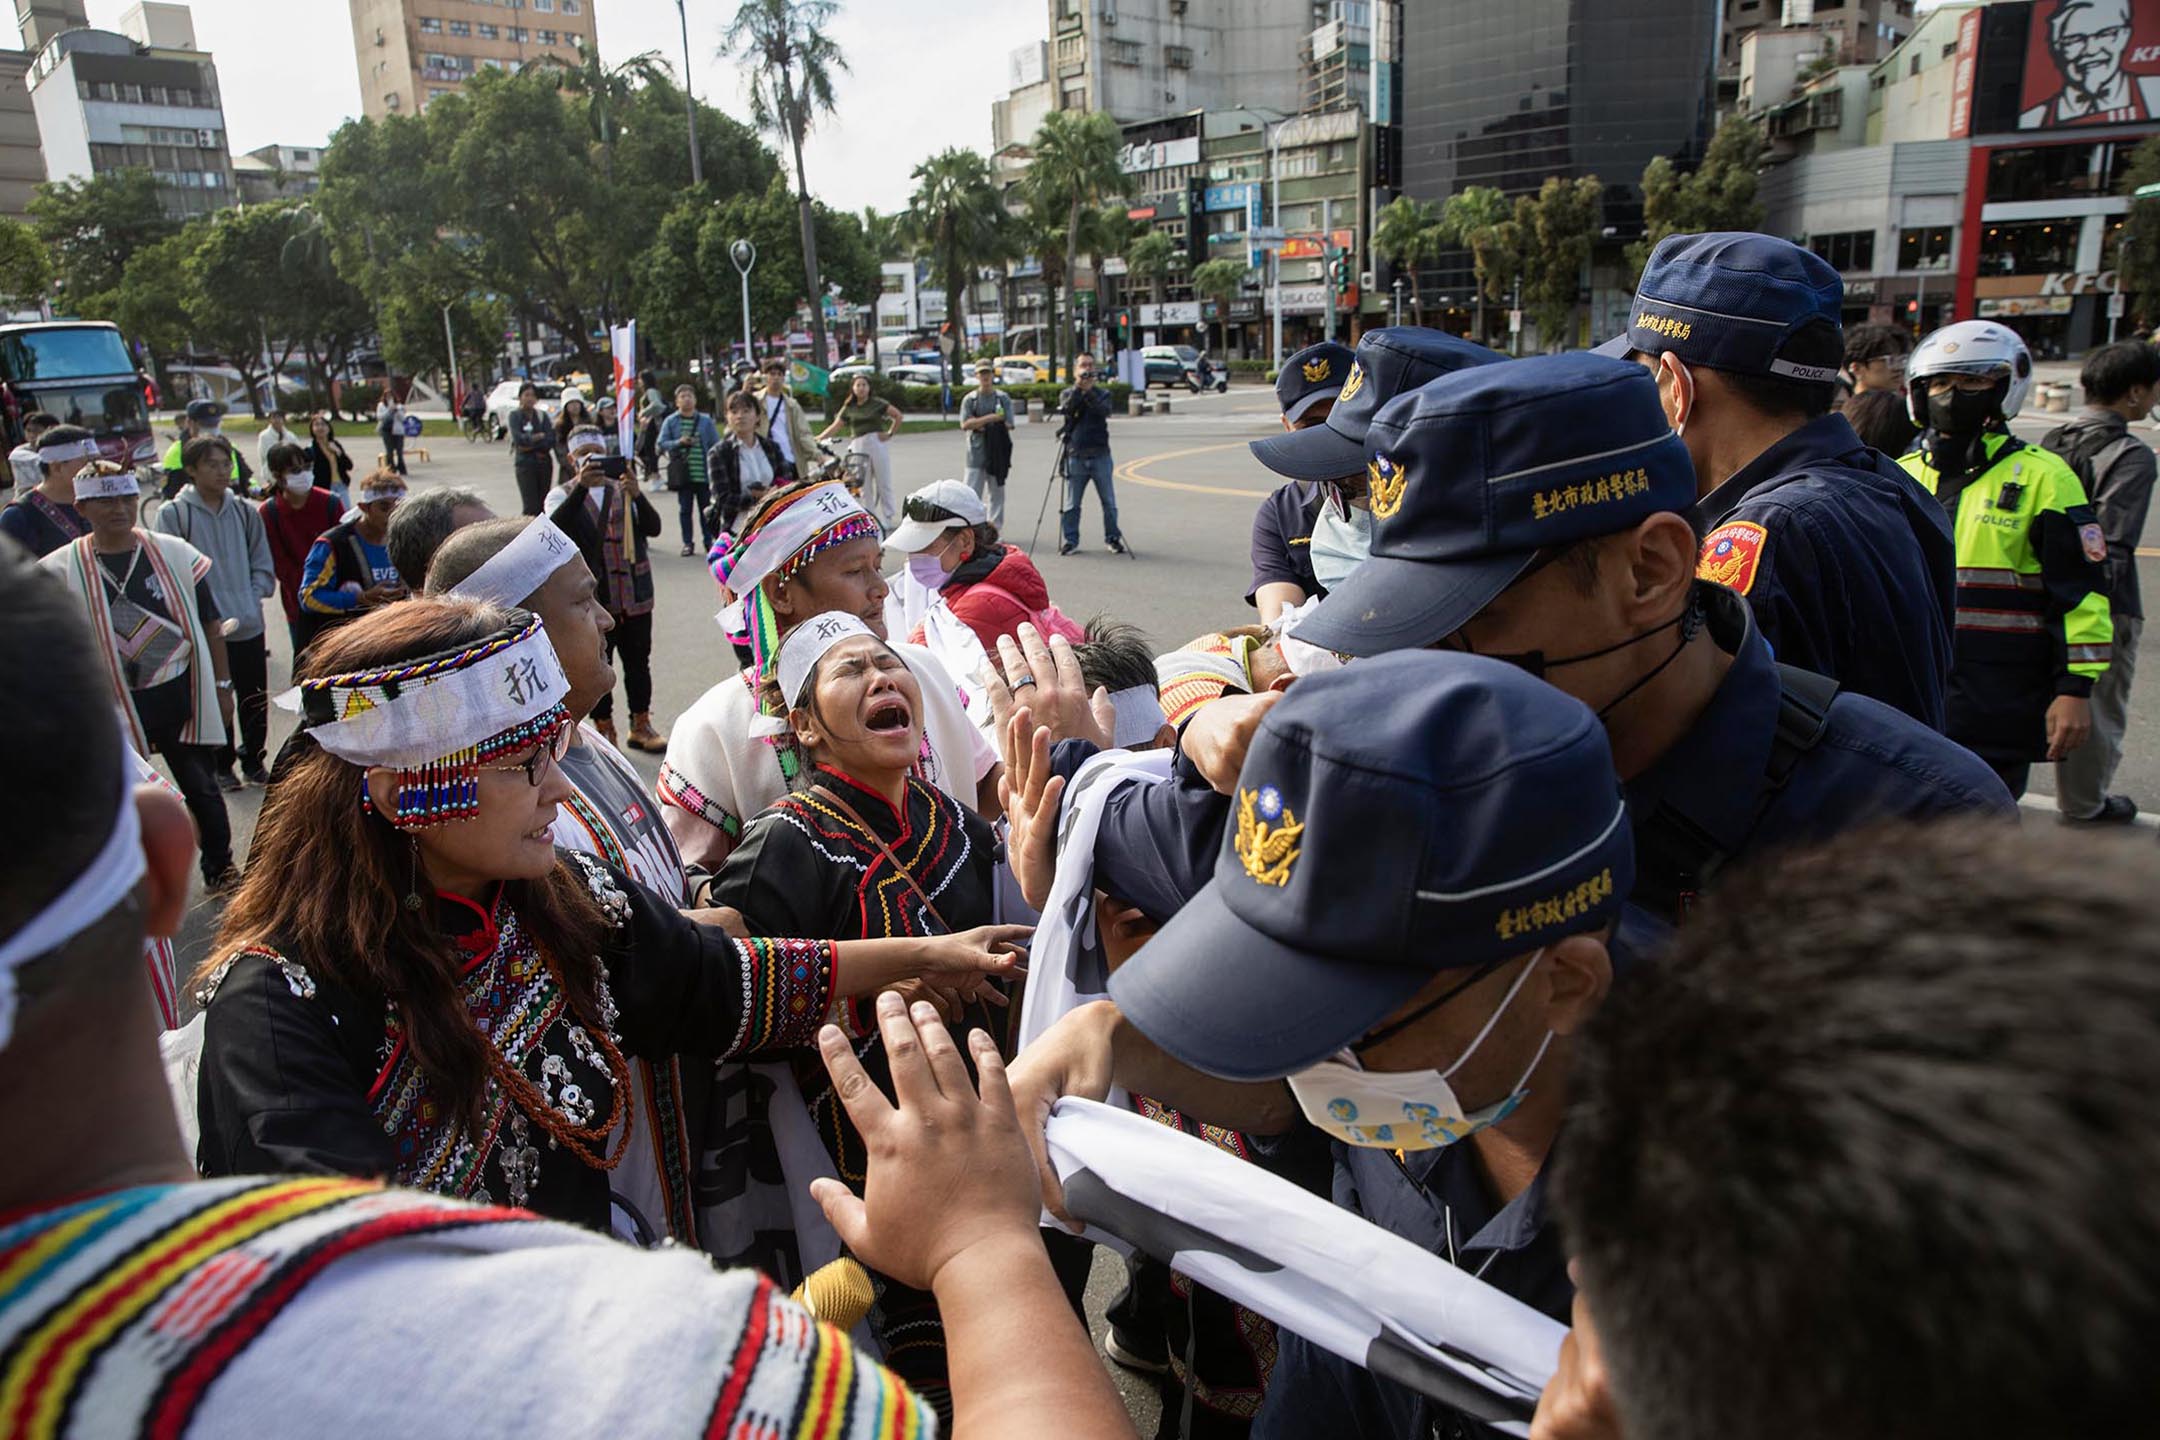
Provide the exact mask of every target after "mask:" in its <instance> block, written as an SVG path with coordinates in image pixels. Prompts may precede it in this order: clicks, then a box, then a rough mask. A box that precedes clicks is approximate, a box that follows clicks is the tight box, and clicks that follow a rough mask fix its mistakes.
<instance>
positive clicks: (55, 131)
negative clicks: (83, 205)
mask: <svg viewBox="0 0 2160 1440" xmlns="http://www.w3.org/2000/svg"><path fill="white" fill-rule="evenodd" d="M120 24H121V30H120V31H112V30H93V29H90V28H89V27H87V26H83V27H79V28H74V29H63V30H61V31H60V32H59V33H58V34H56V35H54V36H53V37H52V38H51V39H49V40H47V41H45V43H44V44H43V45H42V46H41V48H40V49H39V50H38V52H37V58H36V59H35V60H34V61H33V62H31V66H30V77H29V84H30V102H31V106H32V108H33V110H34V111H35V113H36V116H37V128H38V134H39V137H40V140H41V142H42V145H43V149H44V158H45V169H46V172H47V174H48V175H49V177H50V178H52V179H54V180H70V179H73V180H83V179H88V178H90V177H91V176H93V175H102V174H105V173H107V172H109V171H113V170H121V169H129V168H143V169H147V170H149V171H150V173H151V175H152V176H153V177H154V178H155V180H156V181H157V192H158V199H159V201H160V203H161V204H162V205H163V206H164V207H165V211H166V213H167V214H169V215H172V216H174V217H175V218H185V217H187V216H190V215H200V214H204V213H206V212H208V211H211V210H217V209H222V208H223V207H225V206H227V205H230V204H232V203H233V202H234V200H235V199H237V198H238V196H237V191H236V189H235V186H234V180H233V168H232V159H231V157H230V155H229V154H228V153H227V150H226V139H225V111H224V106H223V102H222V101H221V100H220V98H219V92H218V79H217V66H216V65H215V64H214V63H213V61H212V59H211V57H210V56H209V55H208V54H206V53H205V52H203V51H201V50H198V49H197V48H196V46H195V27H194V24H193V21H192V20H191V19H190V17H189V13H188V9H187V7H186V6H184V5H160V4H152V3H144V4H138V5H136V6H134V7H132V8H131V9H129V10H128V11H127V12H126V13H125V14H124V15H122V16H121V19H120ZM23 31H24V34H25V35H26V36H27V35H29V34H30V33H31V23H30V21H29V20H27V19H26V20H25V21H24V25H23Z"/></svg>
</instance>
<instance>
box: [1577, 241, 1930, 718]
mask: <svg viewBox="0 0 2160 1440" xmlns="http://www.w3.org/2000/svg"><path fill="white" fill-rule="evenodd" d="M1843 294H1844V284H1843V282H1842V281H1840V280H1839V278H1838V273H1837V271H1835V270H1834V269H1832V268H1831V267H1830V265H1829V264H1828V263H1827V262H1826V261H1824V260H1823V259H1822V258H1821V257H1820V256H1817V255H1814V254H1811V253H1810V252H1808V251H1806V250H1803V249H1801V248H1800V247H1799V246H1797V245H1793V244H1790V243H1788V242H1786V241H1784V240H1777V239H1773V238H1771V237H1769V236H1767V235H1756V234H1748V233H1717V234H1707V235H1674V236H1671V237H1669V238H1667V239H1665V240H1664V241H1662V242H1660V243H1659V245H1658V247H1657V249H1656V250H1655V251H1654V252H1653V253H1652V255H1651V257H1650V263H1649V265H1648V266H1647V267H1645V269H1644V270H1643V277H1642V283H1641V284H1640V286H1638V287H1637V290H1636V294H1635V303H1634V306H1633V309H1632V311H1631V312H1630V320H1629V324H1628V330H1627V333H1626V334H1625V335H1623V336H1620V337H1618V338H1616V339H1615V340H1612V341H1610V342H1608V343H1607V344H1606V345H1605V346H1602V347H1600V353H1604V354H1612V353H1623V352H1624V353H1626V354H1627V355H1628V356H1629V357H1630V358H1633V359H1636V360H1638V361H1639V362H1640V363H1642V364H1644V365H1646V366H1648V367H1649V368H1650V369H1651V370H1652V372H1653V373H1655V374H1656V376H1657V380H1658V393H1659V397H1660V398H1661V399H1662V401H1663V402H1664V405H1665V413H1666V414H1667V415H1668V416H1670V417H1671V419H1672V424H1673V428H1674V429H1675V430H1676V431H1678V432H1679V434H1680V438H1681V442H1682V443H1683V444H1685V445H1686V446H1687V450H1688V454H1689V456H1690V458H1691V459H1692V460H1693V462H1694V466H1695V480H1696V486H1697V489H1698V491H1699V492H1700V495H1701V502H1700V506H1701V514H1702V520H1703V525H1704V528H1705V529H1706V530H1707V531H1708V532H1709V533H1708V535H1707V536H1706V537H1705V539H1704V542H1703V550H1702V562H1701V571H1702V576H1703V578H1704V579H1706V580H1714V581H1717V582H1718V583H1719V584H1722V585H1726V586H1729V587H1730V588H1732V589H1733V590H1736V591H1738V592H1739V593H1740V594H1742V595H1744V596H1746V597H1747V600H1748V604H1749V605H1750V606H1751V607H1752V608H1753V609H1754V611H1755V623H1756V626H1757V628H1758V629H1760V630H1761V632H1762V635H1763V638H1764V639H1765V640H1767V641H1768V642H1769V644H1770V648H1771V649H1772V650H1773V651H1775V652H1776V654H1777V657H1778V659H1780V660H1782V661H1785V662H1786V663H1788V664H1792V665H1798V666H1801V667H1803V668H1804V669H1808V670H1813V671H1815V672H1816V673H1818V674H1821V675H1827V676H1829V677H1830V678H1831V679H1833V680H1836V681H1837V682H1838V683H1839V684H1841V685H1843V686H1844V687H1845V688H1846V689H1847V690H1851V691H1855V692H1857V693H1859V694H1862V695H1869V696H1873V697H1874V698H1875V699H1877V700H1880V701H1882V702H1883V703H1884V704H1886V705H1893V706H1895V707H1897V708H1898V709H1900V710H1903V711H1904V712H1905V713H1906V714H1908V715H1910V716H1912V717H1913V718H1914V719H1915V720H1918V721H1920V722H1921V723H1922V724H1923V725H1928V726H1930V727H1932V728H1934V729H1937V730H1940V729H1942V727H1943V693H1944V685H1945V682H1946V678H1947V676H1948V674H1949V671H1950V618H1951V603H1952V602H1951V597H1952V589H1953V583H1954V576H1953V569H1954V566H1953V564H1952V559H1951V543H1950V530H1949V527H1948V526H1947V525H1946V524H1944V523H1943V518H1942V515H1941V512H1940V509H1939V507H1936V506H1933V505H1930V504H1929V503H1928V501H1927V496H1926V495H1925V494H1924V493H1923V492H1922V491H1921V490H1920V489H1919V488H1918V487H1916V486H1914V485H1912V484H1910V483H1908V481H1907V478H1906V477H1905V476H1904V475H1903V474H1902V473H1901V472H1900V471H1899V470H1898V468H1897V466H1896V465H1894V464H1893V463H1892V462H1891V461H1890V459H1889V458H1888V457H1887V456H1885V455H1883V454H1882V453H1881V452H1880V451H1877V450H1875V449H1874V448H1873V447H1871V446H1869V445H1867V444H1865V443H1863V442H1862V441H1861V439H1860V437H1859V436H1858V435H1856V434H1855V433H1853V428H1852V425H1851V424H1850V423H1849V422H1848V421H1847V420H1846V419H1845V417H1844V416H1843V415H1840V414H1834V413H1832V412H1831V408H1830V407H1831V404H1832V403H1833V401H1834V400H1835V399H1836V397H1837V372H1838V365H1839V363H1840V361H1841V360H1842V358H1843V353H1844V352H1843V343H1842V340H1841V338H1840V335H1841V332H1840V329H1839V320H1838V316H1839V306H1840V303H1841V301H1842V298H1843Z"/></svg>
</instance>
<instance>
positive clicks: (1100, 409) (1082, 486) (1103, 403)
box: [1058, 351, 1125, 555]
mask: <svg viewBox="0 0 2160 1440" xmlns="http://www.w3.org/2000/svg"><path fill="white" fill-rule="evenodd" d="M1058 414H1059V415H1061V416H1063V417H1064V419H1065V426H1064V428H1063V429H1061V430H1060V431H1058V439H1060V440H1061V441H1063V442H1065V446H1066V450H1065V509H1064V511H1063V512H1062V517H1061V518H1062V519H1063V522H1064V534H1063V536H1062V538H1061V539H1060V540H1059V542H1058V554H1060V555H1070V554H1072V553H1073V552H1074V551H1076V550H1078V549H1079V548H1080V497H1081V496H1082V495H1083V494H1085V493H1086V491H1087V487H1088V483H1089V482H1090V481H1093V482H1094V485H1095V491H1096V493H1097V494H1098V495H1099V496H1101V497H1102V522H1103V544H1105V545H1107V546H1108V547H1110V550H1111V552H1112V553H1113V554H1117V555H1122V554H1124V553H1125V538H1124V536H1123V535H1121V534H1119V533H1118V523H1117V490H1116V488H1115V487H1114V486H1113V484H1112V483H1111V478H1110V472H1111V468H1112V465H1111V460H1110V392H1109V391H1107V390H1104V389H1102V388H1101V387H1100V386H1098V385H1097V384H1096V383H1095V357H1094V356H1093V355H1090V354H1088V353H1087V352H1085V351H1082V352H1081V353H1080V354H1079V355H1078V356H1076V357H1075V358H1074V360H1073V383H1072V384H1071V385H1070V386H1068V387H1066V390H1065V393H1064V394H1062V395H1060V396H1059V397H1058Z"/></svg>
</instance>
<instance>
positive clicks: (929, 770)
mask: <svg viewBox="0 0 2160 1440" xmlns="http://www.w3.org/2000/svg"><path fill="white" fill-rule="evenodd" d="M882 533H883V532H882V531H881V530H880V528H879V526H878V523H877V521H876V519H875V518H874V517H872V516H871V515H870V513H869V512H868V511H866V510H864V509H863V507H862V506H861V505H859V504H857V503H856V501H855V500H854V499H853V498H851V497H850V496H849V495H848V493H847V487H846V486H844V485H837V484H824V485H784V486H781V487H780V488H779V489H776V490H773V491H772V492H770V493H769V494H767V495H766V497H765V499H764V501H763V502H762V503H760V504H759V505H758V506H757V507H756V508H755V509H754V510H752V511H751V512H750V516H749V518H748V519H746V520H744V521H743V523H742V528H741V530H740V531H739V532H738V533H737V534H735V535H723V536H721V537H720V539H719V540H718V541H716V542H715V543H714V545H713V555H712V568H713V576H714V578H715V579H717V580H718V581H719V582H720V589H721V593H722V594H723V595H724V596H725V597H726V598H727V600H728V602H729V603H728V607H727V608H726V609H725V610H723V611H721V613H720V620H721V628H722V629H723V630H724V631H725V632H726V633H727V635H728V638H729V639H730V640H732V641H734V642H735V644H736V645H737V647H738V648H739V649H744V650H747V652H748V658H747V660H746V661H745V663H744V665H743V668H742V673H741V674H739V675H730V676H729V677H728V678H726V679H725V680H722V681H720V682H719V683H718V684H716V685H714V686H713V687H712V688H711V689H710V690H707V691H706V692H705V694H704V695H703V696H702V697H701V698H700V699H699V700H698V702H697V703H696V704H694V705H692V706H691V707H690V708H689V709H688V710H687V711H685V712H684V713H683V715H682V717H681V718H680V719H678V720H677V721H676V722H675V728H674V731H673V732H672V733H671V734H670V735H669V736H668V748H667V759H666V760H665V761H664V762H663V763H662V764H661V766H660V781H659V786H658V790H659V794H660V801H661V806H662V809H661V815H662V818H664V819H665V820H666V821H667V827H668V830H669V832H670V833H671V834H673V835H674V837H675V843H676V845H677V846H678V847H680V849H681V850H682V855H683V859H684V860H685V861H686V862H688V863H689V864H691V865H693V866H698V867H700V868H703V869H707V870H717V869H718V868H719V866H720V862H721V861H722V860H725V859H726V858H727V854H728V852H729V851H730V850H732V849H734V848H735V844H736V842H737V841H738V840H740V839H741V837H742V825H743V820H744V819H746V818H748V817H749V816H752V815H755V814H757V813H758V812H759V811H760V810H763V809H764V808H765V807H766V806H767V805H770V804H772V803H773V802H774V801H775V800H778V799H779V798H780V797H781V796H783V795H785V794H787V793H788V790H789V788H790V787H791V785H792V783H793V781H794V779H795V777H796V776H797V774H799V773H800V770H801V758H800V756H799V755H798V754H797V753H796V751H795V750H794V749H793V748H792V747H790V746H787V745H785V744H784V743H783V741H784V740H785V737H786V735H787V731H788V723H787V710H786V708H785V707H784V706H782V705H780V704H779V703H778V702H777V701H776V700H774V698H773V696H772V693H771V692H769V691H766V690H764V689H763V688H762V687H763V684H764V681H765V678H766V677H767V675H768V673H769V671H770V667H771V664H772V660H773V657H774V655H775V654H776V653H777V652H778V650H779V648H780V644H781V641H782V640H783V639H784V638H785V637H786V635H787V634H788V632H789V631H791V630H792V629H794V628H795V626H796V625H797V624H799V623H800V622H802V621H804V620H807V619H809V618H810V617H811V616H813V615H822V614H824V613H825V612H826V611H828V610H839V611H844V612H845V613H847V614H849V615H853V616H855V617H856V618H857V619H859V620H861V621H862V622H863V624H865V625H867V626H868V627H869V628H870V630H871V633H873V634H875V635H877V636H879V637H881V638H882V637H883V636H884V635H885V595H886V586H885V577H884V576H883V575H882V574H881V573H880V561H881V558H882V554H883V552H882V548H881V547H882V540H881V536H882ZM893 649H894V651H895V652H896V653H897V654H899V656H900V657H901V659H903V660H904V661H906V662H907V666H908V669H909V670H910V671H912V672H913V673H914V676H915V680H916V683H917V685H918V686H919V687H920V688H921V691H922V703H921V705H920V707H919V708H918V709H917V710H916V718H917V719H918V720H919V721H920V722H921V724H922V730H923V742H922V748H921V753H920V754H919V755H918V756H917V757H916V762H915V764H916V769H915V773H916V774H917V775H919V776H920V777H921V778H923V779H925V780H927V781H929V782H930V783H931V784H932V785H935V786H936V787H937V788H938V789H940V790H943V791H944V792H945V793H946V794H948V795H951V796H952V797H954V798H955V799H957V800H959V801H960V802H961V803H962V804H964V805H970V806H972V807H973V808H974V809H975V810H977V811H979V812H981V813H983V814H985V815H996V814H997V813H998V804H997V777H998V775H999V774H1000V773H1001V771H1000V770H999V768H998V760H997V752H996V751H995V750H994V749H992V748H991V746H990V742H989V740H988V738H987V737H986V736H985V735H984V734H983V732H982V731H981V730H980V729H978V728H976V726H975V725H974V724H972V723H971V722H970V721H969V720H968V715H967V708H966V705H965V703H964V702H963V701H962V700H961V698H960V693H959V690H958V688H957V687H956V686H955V685H954V683H953V679H952V677H951V676H950V675H949V674H947V673H946V670H945V667H944V666H943V665H942V664H940V663H939V661H938V658H937V657H936V656H935V655H933V654H931V653H930V652H929V651H928V650H927V649H925V648H923V647H922V646H920V645H895V646H893Z"/></svg>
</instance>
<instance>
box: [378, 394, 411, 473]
mask: <svg viewBox="0 0 2160 1440" xmlns="http://www.w3.org/2000/svg"><path fill="white" fill-rule="evenodd" d="M375 434H376V437H377V438H378V439H380V440H381V441H382V450H383V465H384V466H385V467H386V468H388V469H391V470H395V471H397V473H398V474H400V475H403V474H406V473H407V471H406V469H405V407H404V406H403V405H401V404H399V403H398V399H397V396H396V395H394V394H392V393H391V390H390V385H389V382H388V381H385V382H384V383H383V392H382V399H381V400H380V401H378V402H377V403H376V406H375Z"/></svg>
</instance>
